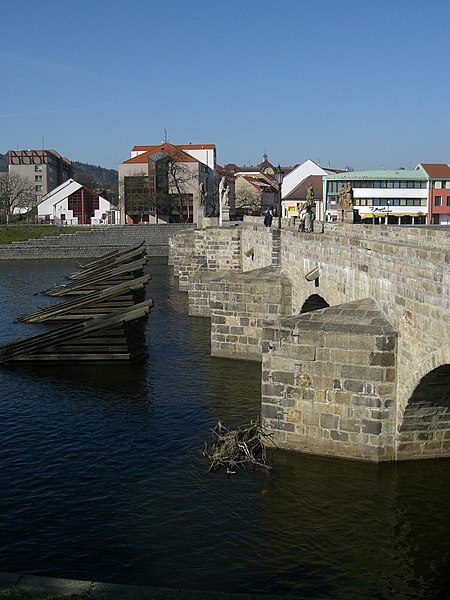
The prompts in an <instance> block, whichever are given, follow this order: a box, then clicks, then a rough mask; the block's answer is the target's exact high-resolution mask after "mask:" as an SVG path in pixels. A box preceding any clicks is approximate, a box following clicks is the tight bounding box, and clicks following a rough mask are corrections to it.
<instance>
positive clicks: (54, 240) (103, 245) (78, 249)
mask: <svg viewBox="0 0 450 600" xmlns="http://www.w3.org/2000/svg"><path fill="white" fill-rule="evenodd" d="M183 230H188V231H189V230H190V231H192V232H193V231H194V225H192V224H185V223H180V224H178V223H171V224H161V225H111V226H102V227H92V228H89V229H88V228H86V231H81V232H76V233H68V234H63V235H60V236H48V237H45V238H41V239H37V240H27V241H24V242H14V243H12V244H8V245H0V260H19V259H28V260H29V259H43V258H95V257H98V256H102V255H103V254H107V253H108V252H111V251H113V250H115V249H116V248H120V247H125V246H131V245H134V244H138V243H140V242H142V241H144V242H145V243H146V246H147V254H148V255H149V256H167V255H168V254H169V241H170V238H171V237H172V236H174V235H175V234H176V233H178V232H179V231H183Z"/></svg>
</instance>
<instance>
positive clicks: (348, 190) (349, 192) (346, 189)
mask: <svg viewBox="0 0 450 600" xmlns="http://www.w3.org/2000/svg"><path fill="white" fill-rule="evenodd" d="M339 208H340V209H341V210H353V189H352V186H351V185H350V182H348V183H347V185H344V184H342V185H341V186H340V187H339Z"/></svg>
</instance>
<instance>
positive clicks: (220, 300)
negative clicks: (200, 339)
mask: <svg viewBox="0 0 450 600" xmlns="http://www.w3.org/2000/svg"><path fill="white" fill-rule="evenodd" d="M210 290H211V291H210V311H211V354H212V356H223V357H228V358H239V359H242V360H254V361H261V351H262V330H263V323H264V322H265V321H267V320H278V319H280V318H281V317H285V316H288V315H290V314H291V306H292V285H291V282H290V280H289V278H288V277H286V276H284V275H281V274H280V272H279V271H278V270H277V269H274V268H272V267H266V268H263V269H257V270H256V271H251V272H249V273H237V272H236V273H233V272H228V273H223V272H222V276H221V277H220V278H212V279H211V288H210Z"/></svg>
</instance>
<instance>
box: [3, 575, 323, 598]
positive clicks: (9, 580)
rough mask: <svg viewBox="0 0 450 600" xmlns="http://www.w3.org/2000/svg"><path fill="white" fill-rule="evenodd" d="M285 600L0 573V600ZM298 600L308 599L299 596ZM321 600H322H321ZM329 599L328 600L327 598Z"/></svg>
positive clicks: (251, 595) (254, 595)
mask: <svg viewBox="0 0 450 600" xmlns="http://www.w3.org/2000/svg"><path fill="white" fill-rule="evenodd" d="M60 598H64V600H86V599H87V598H102V599H103V600H107V599H110V600H116V599H117V600H121V599H125V598H126V599H129V600H150V599H151V600H228V599H233V598H234V599H235V600H257V599H259V600H262V599H263V598H268V599H269V598H270V599H271V600H289V598H298V597H297V596H292V595H290V596H279V595H277V596H262V595H261V594H233V593H226V592H204V591H196V590H180V589H175V588H174V589H172V588H156V587H151V586H147V585H145V586H138V585H123V584H116V583H102V582H99V581H81V580H77V579H58V578H53V577H39V576H37V575H27V574H25V573H3V572H0V599H2V600H3V599H5V600H58V599H60ZM301 598H302V600H308V599H307V598H305V596H301ZM316 600H317V598H316ZM323 600H326V599H325V598H323ZM329 600H331V599H329Z"/></svg>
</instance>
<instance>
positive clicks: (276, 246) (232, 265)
mask: <svg viewBox="0 0 450 600" xmlns="http://www.w3.org/2000/svg"><path fill="white" fill-rule="evenodd" d="M216 232H217V233H216ZM202 235H203V237H202V238H201V239H200V238H198V240H197V237H196V236H197V234H195V239H196V240H197V242H196V243H193V247H192V248H191V254H190V255H189V256H188V255H187V253H186V252H185V254H184V257H183V258H182V259H181V261H180V262H182V261H183V260H185V261H186V265H185V266H183V268H185V269H186V273H187V276H186V278H185V281H184V282H183V285H185V286H186V287H185V288H184V289H187V290H188V293H189V310H190V312H191V314H197V315H202V316H211V323H212V327H211V339H212V340H213V342H212V352H214V353H217V355H223V356H229V357H231V358H244V359H249V358H250V359H252V360H261V356H262V362H263V365H264V364H265V360H266V358H265V354H266V351H267V354H268V355H270V356H271V358H270V357H269V358H270V359H271V360H275V359H277V360H278V361H281V363H282V364H281V366H279V367H278V371H280V372H282V373H284V374H283V375H282V376H281V375H280V377H281V379H278V378H277V377H278V376H277V375H273V374H272V375H271V377H272V379H271V380H270V381H269V380H268V378H266V380H265V381H264V382H263V386H264V390H265V391H263V396H264V398H265V405H266V407H265V409H264V410H267V412H266V413H265V417H266V418H267V419H270V420H271V422H270V426H273V427H274V428H275V424H276V430H277V435H278V436H279V439H280V440H281V442H282V443H284V444H285V447H289V448H292V449H295V450H304V451H307V452H318V453H321V454H330V455H335V456H346V457H352V458H361V459H365V460H410V459H417V458H435V457H442V456H450V418H449V414H450V408H449V401H448V386H449V382H450V369H449V368H448V365H449V364H450V345H449V343H448V340H449V339H450V314H449V311H450V266H449V262H450V236H449V235H448V228H445V227H436V228H433V227H431V228H430V227H405V226H401V227H395V226H379V227H373V226H364V225H347V224H342V223H341V224H336V225H334V224H326V223H325V224H324V225H323V233H317V232H315V233H313V234H300V233H299V232H298V231H297V230H295V229H293V228H290V227H287V228H283V229H282V230H281V231H280V230H278V231H274V230H271V229H270V228H265V227H264V226H263V225H262V223H261V219H257V220H255V221H252V222H244V223H243V224H241V225H240V226H239V228H236V229H231V228H223V229H222V230H218V229H217V228H215V229H210V230H209V231H208V233H207V234H206V233H204V234H202ZM206 235H208V237H209V238H210V240H208V245H210V248H211V249H213V248H214V241H213V239H212V238H213V237H214V236H217V243H218V244H219V243H220V245H221V248H223V247H224V245H225V244H224V236H227V235H228V236H229V239H230V242H232V244H235V250H236V251H234V250H233V251H232V252H230V251H229V252H228V253H227V252H225V254H224V258H225V260H224V261H222V262H220V263H218V262H217V261H216V260H212V259H213V258H215V257H214V252H211V251H208V252H207V250H206V246H205V245H204V242H205V240H206ZM239 235H240V239H239V240H237V239H235V238H236V237H239ZM202 244H203V246H202ZM239 245H240V261H241V262H240V266H239V265H238V264H237V260H235V259H237V257H238V254H239V251H238V247H239ZM230 248H231V245H230ZM185 250H186V249H185ZM215 250H216V251H217V247H216V248H215ZM231 256H233V260H230V257H231ZM189 262H190V263H191V264H189ZM264 269H269V271H267V272H270V269H272V271H271V272H272V274H274V273H276V274H277V276H279V277H281V276H282V277H286V278H287V279H288V280H289V281H290V287H289V294H288V295H289V297H290V302H291V305H290V306H288V305H286V306H285V307H283V308H282V309H281V308H280V310H279V313H278V315H277V311H276V310H275V313H273V312H272V313H270V312H269V308H268V306H269V303H268V304H267V306H266V307H264V308H262V304H261V303H262V302H263V300H262V297H261V303H254V304H253V305H251V304H248V305H247V304H246V303H245V302H244V301H242V298H244V297H245V295H244V293H243V292H242V290H240V288H239V286H240V285H241V284H242V282H245V281H247V279H246V277H249V278H250V279H248V281H249V282H250V281H251V277H252V274H254V276H255V277H258V275H261V274H263V273H264V272H265V271H264ZM239 271H241V273H240V272H239ZM227 273H228V274H227ZM231 275H232V276H231ZM280 285H281V280H280ZM180 287H181V276H180ZM280 289H281V287H280ZM286 289H288V288H287V287H286ZM238 290H240V291H239V294H240V295H239V294H238ZM252 293H253V292H252ZM278 293H279V292H278V291H277V292H274V295H273V299H274V300H276V298H277V294H278ZM213 296H214V298H213ZM256 297H258V293H255V298H256ZM367 299H370V302H373V303H374V309H373V310H374V311H375V312H376V313H377V316H375V317H374V320H373V321H372V322H370V324H369V323H368V322H367V317H368V315H369V312H367V314H366V312H365V311H364V310H363V307H362V306H361V307H360V310H359V312H358V310H356V307H355V305H352V303H354V302H356V303H359V302H363V301H364V302H369V300H367ZM313 300H314V303H312V301H313ZM286 302H287V300H286ZM274 304H275V302H274ZM326 305H329V308H328V309H326V310H324V309H322V310H323V315H325V316H323V317H321V318H324V319H325V321H326V322H325V323H322V322H320V319H319V315H320V311H319V312H317V311H315V312H314V316H311V314H310V313H304V314H301V313H302V311H306V310H315V309H317V308H318V307H323V306H326ZM343 307H345V310H344V308H343ZM271 310H273V307H272V309H271ZM333 311H337V313H336V312H333ZM264 313H265V314H264ZM274 314H275V316H273V315H274ZM292 314H296V315H297V316H296V317H292V318H293V319H299V327H300V323H307V324H308V332H307V337H305V340H306V339H314V340H315V342H314V343H316V344H317V346H316V347H314V344H313V343H312V342H311V343H309V342H305V343H300V342H297V341H295V343H294V341H293V340H291V342H290V343H289V353H288V354H286V355H277V354H274V350H273V349H269V350H268V346H267V348H265V346H264V344H265V342H264V338H262V337H261V336H263V335H266V331H273V333H272V334H271V335H273V336H274V337H273V339H271V338H269V339H268V343H269V342H273V341H276V342H277V343H278V342H279V341H280V340H281V339H284V337H283V336H285V337H286V339H287V338H288V337H290V335H291V334H290V332H289V328H288V329H287V330H285V328H284V324H285V321H286V319H285V318H284V317H285V316H289V315H292ZM332 315H338V317H336V319H337V320H334V317H333V319H332V318H331V316H332ZM346 315H347V317H349V318H350V321H346V320H345V318H347V317H346ZM344 317H345V318H344ZM241 319H242V321H241ZM277 319H281V323H279V324H277V323H276V320H277ZM266 321H270V322H271V323H272V325H271V327H269V326H267V328H266V327H264V323H265V322H266ZM388 326H389V327H390V329H389V331H388V329H386V331H383V328H384V327H388ZM374 327H375V329H373V328H374ZM377 327H378V330H377V329H376V328H377ZM244 328H245V329H244ZM380 331H381V333H380ZM277 332H278V334H277ZM394 332H395V333H394ZM276 335H278V336H279V337H276ZM302 335H303V336H304V335H306V331H305V329H303V330H302ZM260 340H261V341H260ZM261 342H262V343H261ZM260 343H261V347H260ZM333 344H335V345H333ZM285 347H287V342H285ZM260 352H261V355H260ZM269 358H267V360H269ZM286 361H290V368H291V371H290V370H289V368H287V367H286V365H285V363H286ZM306 365H308V366H309V367H310V371H311V373H310V372H309V371H308V372H304V371H299V369H300V368H303V367H305V366H306ZM309 367H308V368H309ZM271 369H272V367H271ZM272 370H274V369H272ZM311 374H313V375H314V382H313V383H311V384H309V383H308V381H309V379H308V377H309V378H311ZM330 374H332V376H333V377H332V379H330V377H331V376H330ZM297 376H298V378H297ZM296 378H297V379H296ZM436 378H437V379H438V380H439V381H440V383H439V385H438V384H437V383H436ZM292 380H293V381H294V382H295V384H294V383H290V382H291V381H292ZM299 382H301V385H300V383H299ZM267 386H269V387H267ZM289 386H291V387H292V386H293V387H294V389H291V387H289ZM445 386H447V391H446V389H445ZM419 388H420V389H428V391H431V392H432V396H433V397H432V399H429V398H428V399H426V394H423V395H422V393H420V394H419V395H418V396H417V394H416V392H417V390H419V391H420V389H419ZM268 390H270V391H268ZM438 390H439V392H438ZM290 394H291V395H292V397H291V395H290ZM296 394H297V395H299V397H301V398H302V402H304V404H303V405H302V406H301V407H299V406H296V407H294V406H293V405H292V406H291V403H292V402H294V400H295V398H296ZM311 402H314V403H317V402H319V403H322V404H324V407H322V406H318V405H317V406H318V408H317V411H316V408H314V407H313V408H314V410H313V408H311V409H308V403H311ZM274 406H276V407H277V409H276V411H275V408H274ZM315 406H316V405H315ZM287 409H290V410H291V411H297V412H292V415H291V417H292V418H284V414H285V412H284V411H285V410H287ZM322 409H323V410H322ZM325 409H327V410H325Z"/></svg>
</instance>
